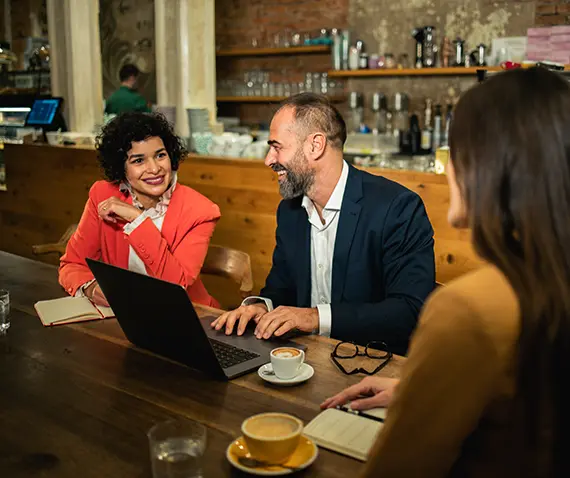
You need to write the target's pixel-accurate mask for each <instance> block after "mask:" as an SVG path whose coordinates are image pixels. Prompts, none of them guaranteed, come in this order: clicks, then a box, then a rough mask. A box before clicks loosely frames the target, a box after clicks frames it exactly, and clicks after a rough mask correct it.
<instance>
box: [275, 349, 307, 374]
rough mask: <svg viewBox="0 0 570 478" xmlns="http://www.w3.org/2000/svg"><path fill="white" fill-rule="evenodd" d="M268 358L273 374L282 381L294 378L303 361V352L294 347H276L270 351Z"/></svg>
mask: <svg viewBox="0 0 570 478" xmlns="http://www.w3.org/2000/svg"><path fill="white" fill-rule="evenodd" d="M270 356H271V365H272V367H273V372H274V373H275V376H276V377H277V378H280V379H282V380H289V379H291V378H294V377H296V376H297V375H298V374H299V372H300V370H301V366H302V365H303V362H304V361H305V352H303V351H302V350H301V349H296V348H294V347H278V348H276V349H273V350H272V351H271V354H270Z"/></svg>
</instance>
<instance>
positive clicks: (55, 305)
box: [34, 297, 115, 326]
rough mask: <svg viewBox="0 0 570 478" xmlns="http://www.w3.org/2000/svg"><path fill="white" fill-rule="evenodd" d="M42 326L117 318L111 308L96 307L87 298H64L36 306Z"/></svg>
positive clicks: (42, 301)
mask: <svg viewBox="0 0 570 478" xmlns="http://www.w3.org/2000/svg"><path fill="white" fill-rule="evenodd" d="M34 308H35V309H36V312H37V313H38V315H39V317H40V320H41V321H42V324H44V325H46V326H47V325H64V324H73V323H75V322H86V321H88V320H97V319H106V318H108V317H115V314H114V313H113V311H112V310H111V308H110V307H103V306H101V305H95V304H94V303H93V302H91V301H90V300H89V299H88V298H87V297H62V298H61V299H53V300H41V301H39V302H36V303H35V304H34Z"/></svg>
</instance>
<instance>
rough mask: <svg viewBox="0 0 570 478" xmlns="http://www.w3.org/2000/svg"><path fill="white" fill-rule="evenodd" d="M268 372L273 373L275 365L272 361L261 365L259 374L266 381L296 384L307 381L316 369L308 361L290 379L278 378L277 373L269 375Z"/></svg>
mask: <svg viewBox="0 0 570 478" xmlns="http://www.w3.org/2000/svg"><path fill="white" fill-rule="evenodd" d="M264 372H265V373H264ZM267 372H271V373H273V366H272V365H271V363H266V364H265V365H262V366H261V367H259V370H258V371H257V374H258V375H259V376H260V377H261V378H262V379H263V380H265V381H266V382H269V383H273V384H275V385H296V384H298V383H303V382H306V381H307V380H309V379H310V378H311V377H312V376H313V375H314V374H315V370H314V369H313V367H311V366H310V365H309V364H308V363H304V364H303V365H301V371H300V372H299V373H298V374H297V375H296V376H294V377H293V378H289V379H283V378H278V377H277V376H276V375H269V374H268V373H267Z"/></svg>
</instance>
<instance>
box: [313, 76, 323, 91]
mask: <svg viewBox="0 0 570 478" xmlns="http://www.w3.org/2000/svg"><path fill="white" fill-rule="evenodd" d="M320 92H321V74H320V73H313V93H317V94H319V93H320Z"/></svg>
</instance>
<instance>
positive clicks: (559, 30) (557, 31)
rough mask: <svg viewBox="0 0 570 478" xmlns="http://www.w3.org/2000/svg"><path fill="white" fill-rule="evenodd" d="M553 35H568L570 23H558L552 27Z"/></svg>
mask: <svg viewBox="0 0 570 478" xmlns="http://www.w3.org/2000/svg"><path fill="white" fill-rule="evenodd" d="M550 34H551V35H568V34H570V25H558V26H556V27H550Z"/></svg>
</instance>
